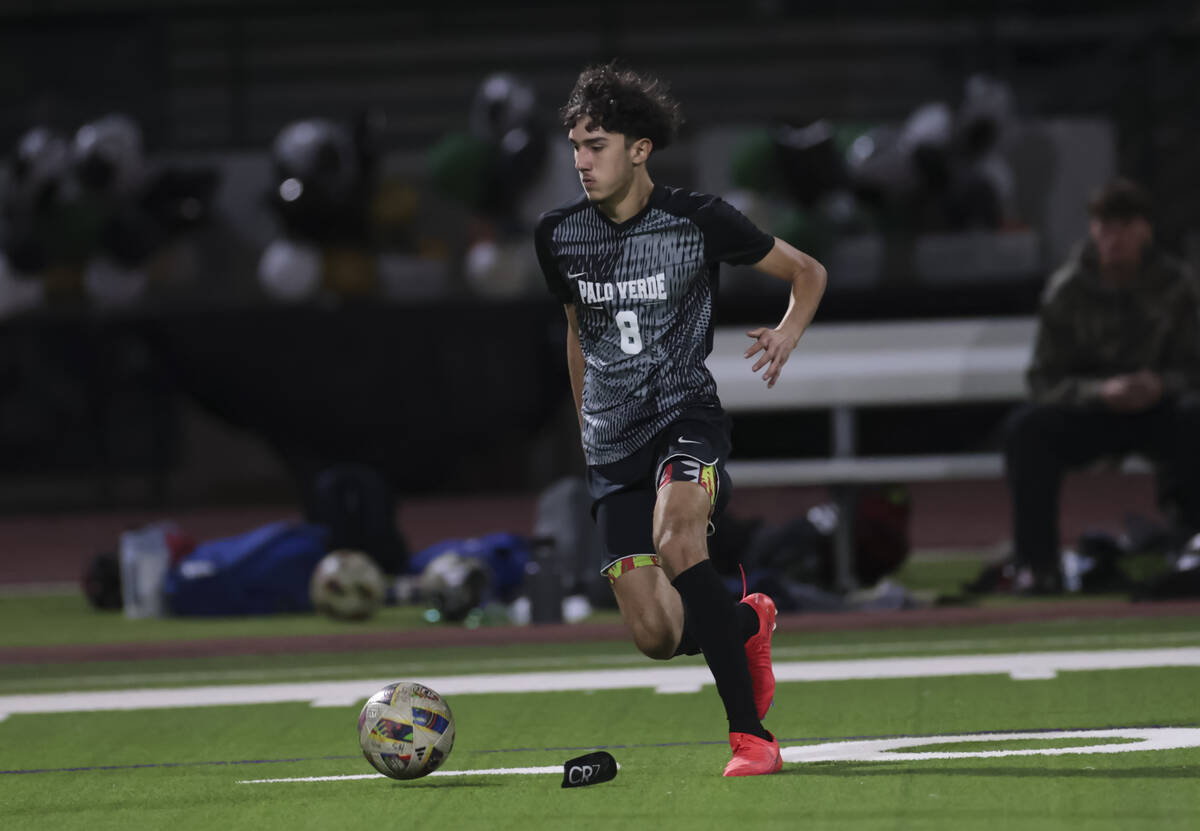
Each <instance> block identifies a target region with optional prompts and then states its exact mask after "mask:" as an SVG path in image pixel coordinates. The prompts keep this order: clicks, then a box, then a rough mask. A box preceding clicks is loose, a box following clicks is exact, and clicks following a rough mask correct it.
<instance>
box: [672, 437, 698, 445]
mask: <svg viewBox="0 0 1200 831" xmlns="http://www.w3.org/2000/svg"><path fill="white" fill-rule="evenodd" d="M676 441H678V442H679V443H680V444H703V442H699V441H696V440H695V439H685V438H684V437H683V436H680V437H679V438H678V439H676Z"/></svg>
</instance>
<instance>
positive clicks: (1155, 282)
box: [1027, 246, 1200, 407]
mask: <svg viewBox="0 0 1200 831" xmlns="http://www.w3.org/2000/svg"><path fill="white" fill-rule="evenodd" d="M1038 317H1039V319H1038V330H1037V339H1036V342H1035V344H1034V349H1033V361H1032V363H1031V364H1030V367H1029V371H1028V374H1027V379H1028V381H1029V388H1030V391H1031V392H1032V393H1033V399H1034V400H1035V401H1038V402H1042V403H1055V404H1066V405H1074V406H1083V407H1087V406H1096V405H1098V404H1099V401H1100V397H1099V390H1100V385H1101V383H1103V381H1104V380H1105V379H1107V378H1110V377H1112V376H1114V375H1121V374H1124V373H1129V372H1136V371H1138V370H1140V369H1149V370H1153V371H1155V372H1157V373H1159V375H1160V377H1161V378H1162V380H1163V387H1164V395H1166V396H1177V395H1179V393H1181V392H1183V391H1184V390H1200V286H1198V284H1197V281H1196V280H1195V279H1194V278H1193V275H1192V273H1191V272H1190V271H1189V270H1188V268H1187V267H1186V266H1185V265H1184V264H1183V263H1181V262H1180V261H1179V260H1176V259H1173V258H1172V257H1169V256H1167V255H1166V254H1164V253H1163V252H1161V251H1159V250H1158V249H1155V248H1150V249H1148V250H1147V253H1146V257H1145V260H1144V262H1143V265H1142V269H1141V273H1139V274H1138V275H1137V277H1136V278H1134V279H1133V280H1132V281H1131V283H1130V284H1129V285H1127V286H1122V287H1120V288H1113V287H1110V286H1106V285H1104V284H1103V283H1101V281H1100V270H1099V266H1098V264H1097V261H1096V255H1095V251H1094V249H1092V248H1091V246H1081V247H1079V248H1078V249H1076V251H1075V252H1074V254H1073V255H1072V257H1071V258H1070V259H1069V260H1068V261H1067V262H1066V263H1065V264H1064V265H1063V266H1062V267H1061V268H1059V269H1058V270H1057V271H1056V272H1054V274H1053V275H1051V277H1050V280H1049V282H1048V284H1047V285H1046V290H1045V291H1044V292H1043V294H1042V300H1041V307H1040V309H1039V315H1038Z"/></svg>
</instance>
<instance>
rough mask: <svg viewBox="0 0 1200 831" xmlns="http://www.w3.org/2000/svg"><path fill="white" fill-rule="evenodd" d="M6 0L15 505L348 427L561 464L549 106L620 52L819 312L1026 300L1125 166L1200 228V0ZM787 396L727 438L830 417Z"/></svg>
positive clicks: (378, 462)
mask: <svg viewBox="0 0 1200 831" xmlns="http://www.w3.org/2000/svg"><path fill="white" fill-rule="evenodd" d="M0 18H2V19H3V25H2V26H0V42H2V43H3V49H0V78H2V79H3V80H4V83H5V84H6V90H5V91H6V101H7V106H6V107H5V108H4V109H3V111H0V148H2V149H3V151H4V164H3V167H2V169H0V511H23V510H45V509H59V508H96V507H112V506H128V505H136V506H146V505H180V504H194V503H204V504H213V503H221V502H231V501H237V500H243V501H244V500H247V499H262V500H277V499H279V498H281V497H283V498H291V497H292V496H293V495H294V494H295V493H296V489H297V483H305V482H310V481H311V480H312V477H313V476H314V475H316V473H318V472H319V471H321V470H324V469H327V468H328V467H329V466H330V465H333V464H343V463H363V462H365V463H369V464H371V465H372V466H373V467H375V468H376V469H378V470H380V471H381V472H382V473H383V474H384V475H385V476H386V477H387V479H388V480H389V482H390V483H391V484H392V486H393V487H395V489H396V490H397V491H398V492H400V493H428V492H440V491H463V490H490V491H503V490H524V491H532V490H536V489H538V488H541V487H544V486H545V485H546V484H548V483H549V482H551V481H553V480H554V479H555V478H556V477H558V476H561V475H563V474H564V473H569V472H571V471H573V470H575V469H577V467H578V465H579V464H581V460H580V459H579V458H578V453H577V452H576V451H575V450H574V447H575V442H576V441H577V438H576V436H575V433H574V416H573V414H572V412H571V409H570V401H569V397H568V396H567V395H566V374H565V369H564V362H563V359H562V354H563V350H562V343H561V340H560V339H561V336H562V335H561V318H562V315H561V310H560V309H558V308H557V307H556V306H555V305H554V303H553V301H552V300H551V299H550V298H549V296H548V295H547V294H546V292H545V290H544V287H543V285H542V282H541V277H540V275H539V274H538V271H537V266H536V262H535V260H534V256H533V247H532V243H531V229H532V226H533V223H534V222H535V221H536V218H537V216H538V214H539V213H540V212H541V211H543V210H546V209H549V208H551V207H553V206H556V205H558V204H561V203H562V202H565V201H567V200H569V199H572V198H574V197H575V196H576V195H577V194H578V192H579V188H578V181H577V178H576V175H575V172H574V170H573V167H572V160H571V154H570V152H569V151H570V149H569V146H568V145H567V143H566V141H565V138H564V136H563V131H562V129H561V128H560V127H559V125H558V120H557V118H556V111H557V108H558V107H559V105H560V104H561V103H562V100H563V99H564V97H565V95H566V93H567V92H568V91H569V88H570V86H571V83H572V81H573V79H574V77H575V75H576V74H577V73H578V71H579V70H580V69H581V68H582V67H583V66H585V65H587V64H589V63H598V62H605V61H608V60H609V59H611V58H613V57H619V58H621V59H623V60H624V61H626V62H627V63H628V64H629V65H630V66H632V67H635V68H637V69H639V70H642V71H646V72H649V73H652V74H658V75H660V76H662V77H663V78H665V79H666V80H668V81H669V82H670V83H671V86H672V88H673V90H674V92H675V94H676V95H677V97H678V98H679V99H680V100H681V102H682V104H683V106H684V111H685V115H686V117H687V122H686V124H685V127H684V133H683V135H682V137H681V140H680V141H679V142H678V145H677V146H673V147H671V148H670V149H669V150H667V151H664V152H663V153H661V154H656V157H655V159H654V164H653V171H652V172H653V175H654V178H655V179H656V181H659V182H662V183H667V184H672V185H676V186H680V187H685V188H692V189H696V190H701V191H707V192H712V193H717V194H720V195H722V196H724V197H725V198H726V199H728V200H729V201H730V202H732V203H733V204H734V205H736V206H737V207H739V208H740V209H741V210H742V211H743V212H745V213H746V214H747V215H748V216H749V217H750V218H751V219H753V220H754V221H755V222H756V223H758V224H759V225H760V226H761V227H763V228H764V229H765V230H767V231H769V232H771V233H773V234H775V235H777V236H779V237H781V238H783V239H785V240H787V241H789V242H791V243H793V244H795V245H797V246H798V247H800V248H802V249H804V250H806V251H808V252H810V253H812V254H814V255H815V256H817V257H818V258H819V259H821V260H822V261H823V262H824V263H825V264H826V266H827V268H828V271H829V274H830V283H829V289H828V294H827V298H826V300H825V302H824V305H823V306H822V309H821V311H820V313H819V315H818V321H819V322H820V321H847V320H853V321H858V320H862V321H871V320H883V319H896V318H939V317H943V318H944V317H956V316H970V315H988V316H1019V315H1032V314H1034V312H1035V310H1036V307H1037V299H1038V295H1039V293H1040V291H1041V289H1042V287H1043V286H1044V283H1045V279H1046V276H1047V274H1048V273H1049V272H1050V271H1051V270H1052V269H1053V268H1054V267H1056V266H1057V265H1058V264H1059V263H1060V262H1061V261H1062V260H1063V259H1064V258H1065V257H1066V256H1067V255H1068V253H1069V251H1070V250H1071V248H1072V246H1073V245H1075V244H1076V243H1077V242H1078V240H1079V239H1080V238H1081V237H1082V236H1083V234H1084V233H1085V230H1086V215H1085V211H1084V206H1085V204H1086V200H1087V196H1088V194H1089V192H1090V191H1091V190H1092V189H1094V188H1095V187H1096V186H1097V185H1099V184H1102V183H1104V182H1105V181H1107V180H1109V179H1110V178H1111V177H1113V176H1114V175H1116V174H1118V173H1121V174H1125V175H1129V176H1133V177H1134V178H1136V179H1138V180H1139V181H1141V182H1142V183H1143V184H1145V185H1146V187H1147V189H1148V190H1149V191H1150V192H1151V193H1152V195H1153V196H1154V198H1155V202H1156V204H1157V206H1158V215H1157V223H1156V231H1157V233H1158V236H1159V240H1160V241H1161V242H1163V243H1164V245H1165V246H1166V247H1167V248H1169V249H1170V250H1172V251H1174V252H1175V253H1177V254H1178V255H1180V256H1182V257H1184V258H1185V259H1190V260H1192V261H1193V262H1195V261H1196V260H1197V259H1200V155H1198V154H1197V153H1196V152H1195V150H1194V148H1195V146H1196V144H1197V140H1198V139H1200V114H1198V111H1197V109H1196V107H1195V90H1196V88H1197V83H1198V82H1200V54H1198V50H1200V15H1198V13H1197V10H1196V8H1194V7H1193V6H1191V4H1177V3H1163V4H1155V3H1148V4H1141V5H1139V6H1137V8H1136V9H1135V8H1134V7H1132V6H1130V4H1128V3H1121V2H1106V1H1105V0H1097V2H1089V3H1082V2H1041V3H1033V2H1011V3H1001V2H995V3H970V4H961V5H959V4H945V3H940V2H936V3H935V2H928V0H912V1H911V2H904V3H887V2H876V1H875V0H852V1H851V2H849V3H843V4H837V5H836V6H826V5H818V4H810V3H805V2H789V1H788V0H756V2H752V3H748V4H729V3H724V2H720V3H718V2H707V0H690V1H689V2H682V0H663V2H655V3H649V4H634V3H624V2H618V3H610V4H607V5H605V6H603V7H601V8H596V7H580V6H572V5H569V4H551V3H545V2H538V1H537V0H528V2H524V3H511V4H493V3H487V2H482V0H460V2H457V3H454V4H443V5H434V4H392V3H383V2H371V1H370V0H358V2H351V3H339V4H334V3H328V2H317V1H316V0H311V1H309V0H294V2H289V3H287V4H284V3H279V2H273V0H244V2H240V3H237V4H231V3H226V2H221V0H193V2H187V3H181V4H171V5H168V4H160V3H153V2H148V0H70V2H59V3H54V4H48V5H43V6H40V7H38V6H32V5H29V4H0ZM785 290H786V287H782V288H781V287H780V286H777V285H773V284H770V281H768V280H764V279H763V278H759V277H757V276H756V275H754V274H753V273H750V272H749V271H745V272H742V271H739V270H736V269H735V270H731V271H730V273H727V274H726V275H725V276H724V278H723V282H722V285H721V297H720V314H721V317H720V318H719V319H718V321H717V322H718V323H719V324H735V323H736V324H741V323H749V322H754V323H761V322H764V321H765V320H767V319H769V318H771V317H773V316H774V315H775V314H776V313H777V309H778V305H779V302H780V291H785ZM1002 415H1003V414H1002V413H1001V412H1000V411H999V410H998V409H996V408H987V407H978V406H976V407H973V408H962V410H961V412H959V413H958V417H957V418H956V419H954V420H952V421H945V422H941V423H942V424H943V426H944V429H939V430H938V431H928V430H927V431H924V432H923V433H922V432H921V431H912V430H904V429H897V427H896V422H895V420H894V419H893V421H892V423H891V426H890V427H889V429H887V430H883V429H875V428H874V427H873V424H872V423H871V422H870V420H869V419H864V423H863V424H862V427H861V432H862V435H863V439H862V441H863V444H864V448H865V449H867V450H870V449H875V450H877V451H878V450H882V451H884V452H886V451H888V450H891V449H896V448H894V447H890V446H889V443H890V442H897V441H909V442H910V443H912V442H915V443H917V444H921V443H925V444H933V443H939V444H940V446H939V447H938V449H956V450H971V449H977V448H979V447H981V446H983V445H986V444H987V443H989V442H991V443H992V446H993V447H994V446H995V442H996V441H997V427H998V424H999V423H1000V419H1001V417H1002ZM905 417H907V418H911V419H916V420H919V419H920V418H921V417H922V415H921V413H920V412H919V410H918V411H915V412H913V413H912V414H911V415H910V416H905ZM805 418H807V416H804V415H793V416H792V421H791V422H790V426H789V427H788V428H787V429H786V430H782V429H772V426H771V423H770V422H769V421H765V420H760V421H759V422H757V423H756V427H755V429H754V431H753V433H751V432H750V431H748V430H743V432H742V435H741V436H740V437H739V436H737V435H736V434H735V440H737V441H738V442H739V444H738V446H739V450H740V452H742V453H743V454H744V455H751V456H752V455H755V454H756V453H758V454H763V455H772V454H773V455H779V453H780V451H781V447H780V443H781V442H783V441H785V440H786V441H791V442H793V444H794V443H795V442H796V441H799V442H800V443H801V444H802V445H804V444H805V443H807V446H801V447H799V448H797V447H795V446H792V447H789V448H788V452H787V455H797V454H798V453H799V454H803V453H804V452H812V453H818V454H819V453H823V452H825V451H826V450H827V447H826V446H825V445H826V444H827V442H828V433H827V429H826V427H825V422H824V419H823V417H818V416H813V418H814V419H819V420H814V421H812V422H810V424H811V425H812V429H811V430H804V429H801V430H797V429H796V424H797V423H800V424H801V425H803V424H805V423H806V422H804V419H805ZM935 433H936V434H935ZM785 436H786V439H785ZM797 436H800V438H799V439H797ZM951 446H952V447H951ZM903 449H906V450H913V449H921V448H919V447H907V448H903Z"/></svg>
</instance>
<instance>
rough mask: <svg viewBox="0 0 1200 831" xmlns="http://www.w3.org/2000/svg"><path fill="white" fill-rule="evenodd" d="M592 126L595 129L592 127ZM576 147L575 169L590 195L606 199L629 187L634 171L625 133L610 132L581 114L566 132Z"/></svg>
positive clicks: (574, 148) (599, 199) (632, 156)
mask: <svg viewBox="0 0 1200 831" xmlns="http://www.w3.org/2000/svg"><path fill="white" fill-rule="evenodd" d="M589 126H591V127H593V128H594V129H591V130H589V129H588V127H589ZM567 138H568V139H570V141H571V148H572V149H573V150H574V151H575V169H576V170H577V171H578V172H579V181H580V183H581V184H582V185H583V190H584V192H585V193H587V195H588V199H590V200H591V201H593V202H603V201H604V200H606V199H608V198H609V197H611V196H613V195H617V194H620V193H623V192H624V191H626V190H628V188H629V184H630V182H632V181H633V174H634V163H633V159H634V153H633V148H632V147H631V146H628V145H627V142H626V141H625V136H624V134H622V133H610V132H608V131H607V130H605V129H604V128H602V127H600V126H599V125H594V124H591V123H590V122H589V121H588V120H587V119H585V118H581V119H579V120H578V121H576V122H575V126H574V127H572V128H571V132H570V133H569V134H568V135H567Z"/></svg>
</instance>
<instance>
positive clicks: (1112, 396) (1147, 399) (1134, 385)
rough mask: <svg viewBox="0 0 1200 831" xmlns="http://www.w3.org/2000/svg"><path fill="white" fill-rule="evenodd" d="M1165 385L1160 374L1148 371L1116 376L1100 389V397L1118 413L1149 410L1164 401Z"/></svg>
mask: <svg viewBox="0 0 1200 831" xmlns="http://www.w3.org/2000/svg"><path fill="white" fill-rule="evenodd" d="M1162 394H1163V384H1162V378H1160V377H1159V376H1158V373H1155V372H1151V371H1150V370H1148V369H1143V370H1139V371H1137V372H1133V373H1130V374H1128V375H1116V376H1114V377H1112V378H1109V379H1108V380H1106V381H1105V382H1104V383H1103V384H1102V385H1101V387H1100V397H1101V398H1102V399H1103V400H1104V403H1105V404H1107V405H1108V407H1109V409H1111V410H1113V411H1115V412H1118V413H1137V412H1141V411H1143V410H1148V409H1150V408H1151V407H1153V406H1154V405H1156V404H1157V403H1158V402H1159V401H1161V400H1162Z"/></svg>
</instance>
